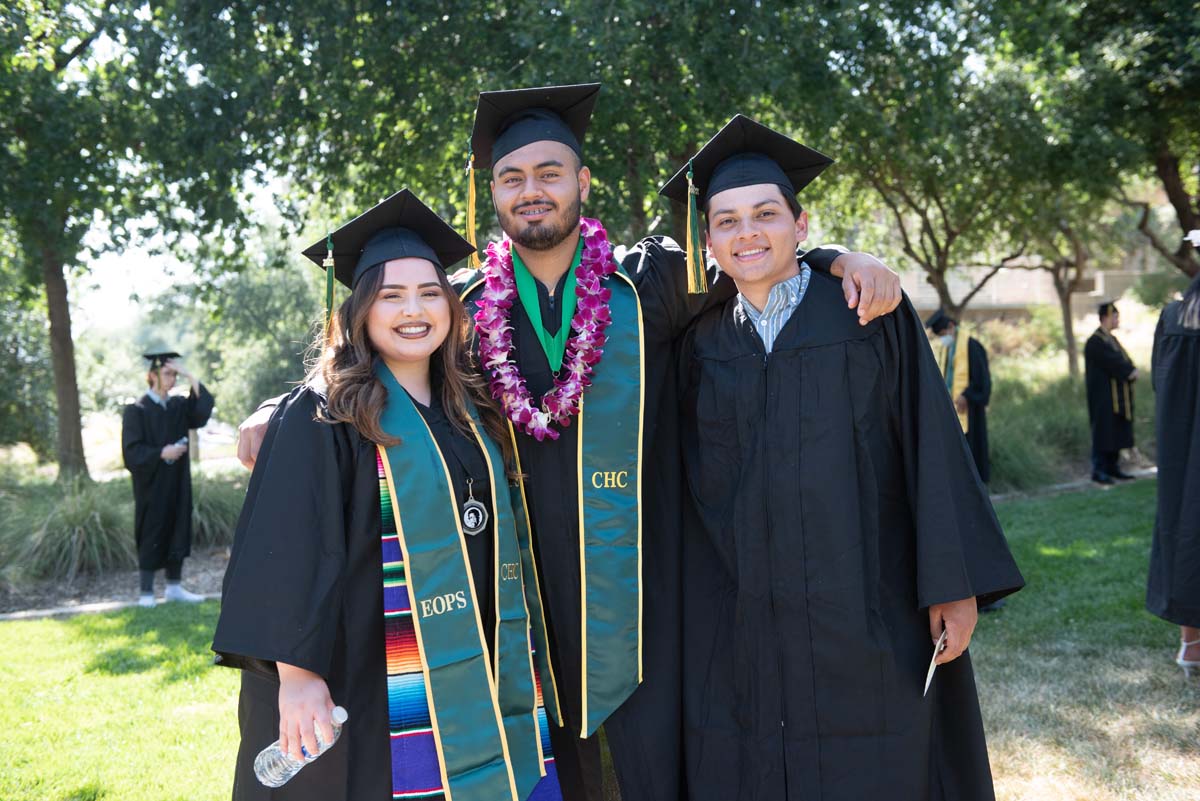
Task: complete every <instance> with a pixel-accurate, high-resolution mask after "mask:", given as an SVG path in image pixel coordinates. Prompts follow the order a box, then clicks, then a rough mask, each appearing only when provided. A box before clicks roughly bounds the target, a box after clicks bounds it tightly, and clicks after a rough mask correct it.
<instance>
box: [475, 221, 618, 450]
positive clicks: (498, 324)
mask: <svg viewBox="0 0 1200 801" xmlns="http://www.w3.org/2000/svg"><path fill="white" fill-rule="evenodd" d="M579 228H580V231H581V233H582V235H583V256H582V258H581V259H580V262H579V267H577V268H576V270H575V294H576V296H577V297H578V298H579V300H578V302H577V304H576V307H575V316H574V317H572V318H571V336H570V337H569V338H568V339H567V346H566V350H565V352H564V354H563V362H562V369H561V370H559V372H558V374H557V375H556V376H555V378H554V386H553V387H552V388H551V389H550V390H549V391H548V392H546V394H545V395H543V396H542V400H541V403H540V404H539V405H538V406H534V402H533V397H532V395H531V394H530V392H529V389H528V388H527V387H526V386H525V379H524V378H523V377H522V376H521V371H520V370H519V369H518V368H517V364H516V362H515V361H514V359H513V340H512V332H513V328H512V319H511V315H512V306H513V303H514V302H515V301H516V299H517V281H516V278H515V277H514V276H513V263H512V250H511V243H510V240H509V238H508V237H507V236H505V237H504V238H503V239H502V240H500V241H499V242H491V243H489V244H488V246H487V259H486V260H485V262H484V288H483V295H482V296H481V298H480V300H479V304H478V306H479V308H478V311H477V312H476V313H475V331H476V332H477V333H478V334H479V356H480V360H481V361H482V362H483V367H484V369H486V370H487V371H488V372H489V373H490V375H491V378H490V379H489V381H488V385H489V387H490V388H491V391H492V397H493V398H495V399H496V400H498V401H500V403H501V405H502V406H503V407H504V413H505V415H507V416H508V419H509V420H511V421H512V423H513V425H514V426H516V427H517V428H518V429H520V430H521V431H524V432H525V433H526V434H528V435H530V436H532V437H533V438H535V439H537V440H538V441H539V442H540V441H541V440H543V439H545V438H546V437H549V438H550V439H558V432H557V431H556V430H554V429H553V428H551V426H550V424H551V423H558V424H559V425H562V426H568V425H570V424H571V417H572V416H573V415H576V414H578V413H579V410H580V408H581V401H582V398H583V391H584V389H585V388H587V387H589V386H591V383H592V382H591V376H592V369H593V367H594V366H595V365H596V364H597V363H598V362H599V361H600V357H601V356H602V355H603V354H604V343H605V342H606V341H607V338H606V337H605V336H604V332H605V330H607V329H608V326H609V324H610V323H611V322H612V314H611V312H610V311H609V309H608V301H609V299H610V298H612V290H611V289H608V288H606V287H605V286H604V281H605V280H606V279H607V278H608V276H610V275H612V274H613V273H614V272H616V271H617V263H616V260H614V259H613V256H612V247H611V246H610V245H609V243H608V233H607V232H606V231H605V230H604V226H603V225H601V224H600V221H599V220H593V219H590V218H588V217H583V218H581V219H580V220H579Z"/></svg>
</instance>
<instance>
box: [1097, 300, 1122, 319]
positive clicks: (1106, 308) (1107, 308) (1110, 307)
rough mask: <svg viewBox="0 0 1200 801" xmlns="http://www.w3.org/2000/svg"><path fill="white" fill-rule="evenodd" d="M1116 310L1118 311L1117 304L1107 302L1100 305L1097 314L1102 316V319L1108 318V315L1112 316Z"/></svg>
mask: <svg viewBox="0 0 1200 801" xmlns="http://www.w3.org/2000/svg"><path fill="white" fill-rule="evenodd" d="M1116 310H1117V304H1115V303H1113V302H1112V301H1111V300H1106V301H1104V302H1103V303H1101V304H1100V306H1099V308H1098V309H1097V312H1098V313H1099V314H1100V316H1101V317H1107V316H1108V315H1110V314H1112V313H1113V312H1115V311H1116Z"/></svg>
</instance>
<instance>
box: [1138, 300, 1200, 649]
mask: <svg viewBox="0 0 1200 801" xmlns="http://www.w3.org/2000/svg"><path fill="white" fill-rule="evenodd" d="M1179 307H1180V304H1179V303H1172V304H1171V305H1169V306H1167V308H1165V309H1164V310H1163V313H1162V316H1161V317H1159V319H1158V328H1157V329H1155V332H1154V362H1153V367H1152V373H1151V380H1152V381H1153V382H1154V398H1155V426H1156V427H1157V429H1158V516H1157V518H1156V520H1155V523H1154V544H1153V547H1152V548H1151V551H1150V580H1149V583H1148V586H1147V588H1146V608H1147V609H1149V610H1150V611H1151V612H1153V613H1154V614H1156V615H1158V616H1159V617H1161V618H1163V619H1164V620H1167V621H1170V622H1171V623H1176V624H1178V625H1181V626H1197V627H1200V329H1196V328H1184V327H1183V326H1182V325H1180V322H1179Z"/></svg>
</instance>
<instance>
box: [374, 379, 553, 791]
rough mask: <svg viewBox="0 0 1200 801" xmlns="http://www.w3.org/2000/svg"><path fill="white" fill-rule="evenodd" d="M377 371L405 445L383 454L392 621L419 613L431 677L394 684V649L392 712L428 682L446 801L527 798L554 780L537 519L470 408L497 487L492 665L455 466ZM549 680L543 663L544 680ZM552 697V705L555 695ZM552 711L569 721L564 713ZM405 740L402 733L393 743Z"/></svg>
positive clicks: (386, 416) (400, 678)
mask: <svg viewBox="0 0 1200 801" xmlns="http://www.w3.org/2000/svg"><path fill="white" fill-rule="evenodd" d="M376 373H377V375H378V376H379V378H380V380H381V381H382V382H383V385H384V387H385V388H386V389H387V391H388V400H387V404H386V406H385V407H384V410H383V413H382V415H381V417H380V423H381V425H382V427H383V430H384V431H386V432H387V433H388V434H390V435H392V436H394V437H397V438H399V439H401V443H400V444H399V445H394V446H391V447H386V448H385V447H382V446H381V447H379V448H378V453H379V461H380V464H381V466H382V468H383V472H384V475H385V477H386V490H387V494H388V496H389V499H390V504H391V512H392V514H391V517H393V518H394V523H395V531H396V541H397V543H398V553H395V555H394V557H393V559H394V561H392V562H391V563H390V566H391V567H392V570H391V571H389V557H388V550H387V543H386V539H387V538H386V537H385V548H384V561H385V565H384V593H385V621H386V619H387V618H388V616H389V607H390V606H396V607H397V609H396V610H394V611H395V612H396V613H397V614H400V615H403V614H405V612H406V611H407V613H408V616H409V617H410V618H411V621H412V625H413V629H414V631H415V635H416V641H417V645H418V649H419V664H418V662H417V660H415V659H413V660H409V663H410V664H418V666H419V674H420V675H415V674H416V673H417V671H416V670H414V671H413V672H412V674H409V675H408V676H406V675H404V674H403V673H402V672H400V671H399V670H398V671H397V675H396V676H395V679H396V680H395V681H393V678H394V677H393V672H392V667H393V665H392V662H393V661H395V662H397V663H398V664H399V663H401V662H403V661H404V660H403V655H395V656H394V655H393V654H392V653H391V650H392V649H391V643H389V652H388V658H389V671H388V672H389V676H388V695H389V716H390V717H391V719H392V720H393V723H394V722H395V719H396V714H397V709H398V708H399V707H400V706H402V705H403V704H404V703H406V699H405V696H406V692H405V690H404V689H403V688H404V687H405V686H409V687H411V686H412V684H411V682H410V683H409V684H408V685H405V684H404V680H405V679H406V678H412V679H415V680H416V681H417V683H418V687H419V685H420V684H423V689H424V696H425V698H424V700H425V701H426V703H427V705H428V717H429V726H430V728H431V729H432V736H433V740H434V742H435V744H436V751H437V761H438V768H439V771H440V774H441V775H440V779H441V785H442V788H443V789H444V791H445V797H446V798H447V799H449V798H454V799H455V800H456V801H495V800H496V799H513V801H520V799H524V798H526V797H527V796H528V795H529V794H530V792H532V790H533V788H534V786H535V785H536V784H537V783H538V781H539V780H540V778H541V777H542V776H543V775H544V773H545V767H544V765H543V754H542V747H541V739H540V737H539V730H538V729H539V727H538V719H537V717H538V716H537V700H536V687H535V677H534V672H533V665H534V659H535V658H537V661H538V662H539V663H542V662H544V661H545V660H546V657H545V655H546V653H547V652H546V632H545V622H544V619H543V617H542V614H541V606H540V599H539V598H538V596H537V593H536V587H535V586H532V585H531V586H530V587H529V588H528V589H526V587H525V581H524V580H523V576H525V575H528V573H527V572H526V568H525V565H527V564H530V563H531V562H532V553H531V552H530V540H529V536H528V530H527V529H525V526H526V524H527V521H526V520H525V519H524V515H523V514H522V515H521V516H520V517H518V516H517V515H515V514H514V512H513V507H512V505H511V499H510V498H509V497H508V496H507V495H506V493H505V492H504V491H503V490H504V488H505V487H507V486H508V480H507V478H506V476H505V473H504V465H503V461H502V458H501V455H500V452H499V449H498V448H497V447H496V445H495V443H493V442H491V441H490V440H489V439H487V438H486V437H483V436H480V433H479V432H480V423H479V419H478V413H477V412H476V410H475V409H474V408H470V409H469V412H470V414H471V418H472V424H471V429H472V433H473V434H474V435H475V438H476V440H477V441H478V442H479V444H480V447H481V448H482V449H483V452H484V455H485V458H486V459H487V462H488V467H489V470H490V473H491V481H492V487H493V492H492V498H493V500H492V515H493V520H494V521H495V527H494V532H495V534H494V536H495V541H494V552H495V554H496V559H495V576H494V585H495V607H496V630H495V632H494V635H495V652H494V654H493V662H492V664H491V665H490V666H489V664H488V662H487V656H486V654H487V647H486V638H485V635H484V631H483V622H482V618H481V615H480V611H479V604H478V599H477V598H476V595H475V587H474V584H473V583H472V581H471V576H470V566H469V561H468V558H467V550H466V543H465V542H464V540H463V534H462V530H461V523H460V520H459V516H458V505H457V504H456V503H455V501H454V494H453V490H452V486H451V479H450V473H449V471H448V470H447V468H446V463H445V459H444V457H443V455H442V453H441V451H440V450H439V448H438V446H437V443H436V441H435V440H434V438H433V435H432V433H431V432H430V430H429V428H428V426H427V425H426V424H425V421H424V419H423V418H422V417H421V415H420V414H419V413H418V412H417V410H416V409H415V408H414V407H413V404H412V401H411V400H410V399H409V397H408V395H407V393H406V392H405V391H404V390H403V388H401V387H400V385H399V383H398V382H397V381H396V379H395V377H394V376H393V375H392V373H391V371H390V370H388V368H387V367H386V365H384V364H383V363H382V362H380V363H379V364H378V365H377V367H376ZM397 570H398V571H399V574H398V575H397V573H396V571H397ZM389 586H390V587H391V588H392V590H393V591H394V590H396V589H398V588H403V589H402V591H401V595H402V597H401V598H400V599H398V600H396V601H391V600H389V597H390V596H389V595H388V593H389ZM405 590H406V591H405ZM394 595H395V593H394V592H393V596H392V597H394ZM527 603H528V604H529V606H528V607H527ZM531 609H533V610H536V614H535V615H531V614H530V612H531ZM531 620H532V621H533V625H532V631H531V625H530V624H531ZM531 636H532V640H533V648H532V651H533V653H531V642H530V641H531ZM489 668H490V669H489ZM549 675H550V674H549V673H548V671H547V670H546V669H545V667H543V668H542V670H541V676H542V677H548V676H549ZM422 679H423V681H422ZM550 680H551V681H552V678H551V679H550ZM418 692H420V690H419V689H418ZM407 696H408V697H410V698H411V696H412V693H411V692H408V693H407ZM546 696H547V703H548V704H549V703H550V699H552V698H554V697H555V696H554V693H546ZM417 703H419V700H418V702H417ZM551 711H552V712H553V714H555V716H556V717H557V706H555V707H554V708H553V709H552V710H551ZM396 737H397V735H396V733H393V742H395V740H396ZM426 786H428V785H426Z"/></svg>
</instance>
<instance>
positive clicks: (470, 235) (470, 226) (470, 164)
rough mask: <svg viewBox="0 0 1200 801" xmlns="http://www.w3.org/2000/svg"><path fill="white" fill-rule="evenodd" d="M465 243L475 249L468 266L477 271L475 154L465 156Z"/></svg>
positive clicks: (478, 265)
mask: <svg viewBox="0 0 1200 801" xmlns="http://www.w3.org/2000/svg"><path fill="white" fill-rule="evenodd" d="M467 241H468V242H470V243H471V247H473V248H475V250H474V251H472V253H471V260H470V262H469V264H470V265H471V269H472V270H478V269H479V267H480V263H479V245H477V244H476V243H475V154H474V153H470V154H469V155H468V156H467Z"/></svg>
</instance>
